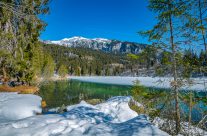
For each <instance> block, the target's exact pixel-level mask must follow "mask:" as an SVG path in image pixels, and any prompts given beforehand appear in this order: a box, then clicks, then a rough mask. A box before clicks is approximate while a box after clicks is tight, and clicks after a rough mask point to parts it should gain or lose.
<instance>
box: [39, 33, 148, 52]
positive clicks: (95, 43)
mask: <svg viewBox="0 0 207 136" xmlns="http://www.w3.org/2000/svg"><path fill="white" fill-rule="evenodd" d="M43 42H44V43H46V44H57V45H61V46H66V47H84V48H91V49H94V50H101V51H104V52H112V53H134V54H138V53H140V52H141V51H142V50H143V49H144V48H145V47H146V44H139V43H134V42H122V41H118V40H109V39H104V38H94V39H88V38H84V37H78V36H76V37H72V38H64V39H62V40H59V41H49V40H47V41H43Z"/></svg>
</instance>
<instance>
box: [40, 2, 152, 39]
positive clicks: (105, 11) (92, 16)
mask: <svg viewBox="0 0 207 136" xmlns="http://www.w3.org/2000/svg"><path fill="white" fill-rule="evenodd" d="M42 18H43V20H44V21H45V22H46V23H47V24H48V26H47V27H46V30H45V31H43V32H42V34H41V37H40V38H41V39H42V40H60V39H63V38H69V37H73V36H83V37H86V38H100V37H101V38H108V39H117V40H122V41H134V42H139V43H148V41H147V39H144V38H143V37H141V36H139V35H138V34H137V33H136V32H138V31H141V30H146V29H150V28H152V26H153V25H154V24H155V20H154V16H153V13H152V12H150V11H149V10H148V9H147V0H52V2H51V3H50V14H49V15H46V16H43V17H42Z"/></svg>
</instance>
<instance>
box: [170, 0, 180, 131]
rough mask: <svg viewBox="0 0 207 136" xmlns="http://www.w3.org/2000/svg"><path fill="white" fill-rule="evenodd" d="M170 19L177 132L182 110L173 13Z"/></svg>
mask: <svg viewBox="0 0 207 136" xmlns="http://www.w3.org/2000/svg"><path fill="white" fill-rule="evenodd" d="M169 11H170V12H171V3H169ZM169 20H170V24H169V25H170V44H171V48H172V56H173V69H172V70H173V78H174V81H173V82H174V86H173V91H174V92H175V110H176V118H175V121H176V134H178V133H179V132H180V110H179V90H178V74H177V62H176V45H175V44H174V36H173V23H172V15H169Z"/></svg>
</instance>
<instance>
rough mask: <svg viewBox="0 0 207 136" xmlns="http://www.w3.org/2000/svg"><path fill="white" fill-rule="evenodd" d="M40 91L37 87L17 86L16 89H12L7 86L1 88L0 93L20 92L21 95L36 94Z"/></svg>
mask: <svg viewBox="0 0 207 136" xmlns="http://www.w3.org/2000/svg"><path fill="white" fill-rule="evenodd" d="M38 91H39V88H38V87H35V86H16V87H10V86H7V85H1V86H0V92H18V93H21V94H34V93H36V92H38Z"/></svg>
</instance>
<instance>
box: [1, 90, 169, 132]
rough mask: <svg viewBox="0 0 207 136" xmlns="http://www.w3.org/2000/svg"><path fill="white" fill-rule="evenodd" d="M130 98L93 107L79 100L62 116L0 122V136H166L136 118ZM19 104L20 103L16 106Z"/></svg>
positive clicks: (118, 98)
mask: <svg viewBox="0 0 207 136" xmlns="http://www.w3.org/2000/svg"><path fill="white" fill-rule="evenodd" d="M16 95H17V94H16ZM22 99H23V98H22ZM130 99H131V97H121V96H120V97H113V98H111V99H109V100H108V101H106V102H104V103H101V104H98V105H95V106H93V105H90V104H87V103H86V102H84V101H82V102H81V103H80V104H77V105H72V106H68V107H67V109H68V112H66V113H64V114H48V115H37V116H32V117H28V118H25V119H21V120H17V121H12V122H7V123H5V122H4V123H0V135H1V136H17V135H18V136H22V135H23V136H48V135H55V136H56V135H66V136H82V135H87V136H96V135H97V136H151V135H159V136H166V135H168V134H166V133H165V132H163V131H161V130H159V129H158V128H157V127H155V126H152V125H151V123H150V122H149V121H148V120H147V117H146V116H145V115H139V116H138V115H137V113H135V112H134V111H132V110H131V109H130V108H129V106H128V102H129V101H130ZM5 100H6V99H5ZM27 100H28V99H27ZM28 101H29V100H28ZM25 103H26V101H25ZM17 104H18V103H17ZM19 105H21V104H20V103H19ZM19 107H24V104H23V106H19ZM1 108H2V107H0V109H1ZM8 108H9V107H8ZM12 110H14V109H12V108H11V109H10V111H11V112H12ZM15 110H18V109H15ZM20 111H21V110H20ZM25 112H27V109H25ZM22 113H23V112H19V114H22ZM0 116H2V115H0Z"/></svg>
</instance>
